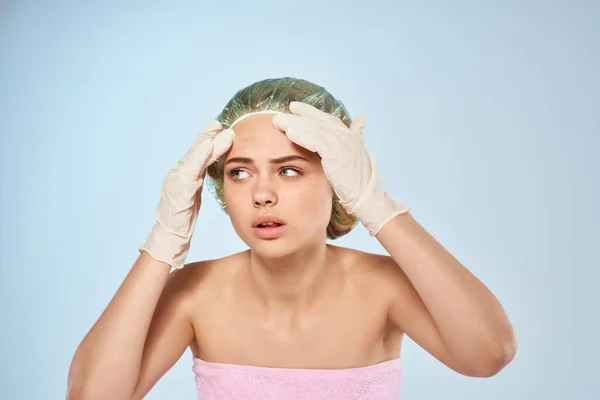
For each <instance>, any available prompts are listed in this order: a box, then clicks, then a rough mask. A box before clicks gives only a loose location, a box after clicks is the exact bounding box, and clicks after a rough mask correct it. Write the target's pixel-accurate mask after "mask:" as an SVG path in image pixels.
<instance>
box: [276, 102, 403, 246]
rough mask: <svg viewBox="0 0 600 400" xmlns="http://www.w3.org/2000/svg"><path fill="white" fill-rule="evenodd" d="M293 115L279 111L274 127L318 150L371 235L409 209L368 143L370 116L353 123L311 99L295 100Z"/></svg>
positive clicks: (348, 208)
mask: <svg viewBox="0 0 600 400" xmlns="http://www.w3.org/2000/svg"><path fill="white" fill-rule="evenodd" d="M290 111H291V112H292V113H293V114H294V115H290V114H277V115H275V116H274V117H273V126H275V127H276V128H277V129H280V130H282V131H284V132H285V133H286V135H287V137H288V138H289V139H290V140H291V141H292V142H294V143H296V144H297V145H299V146H302V147H304V148H305V149H307V150H310V151H312V152H315V153H317V154H318V155H319V156H320V157H321V164H322V165H323V171H324V172H325V175H326V176H327V179H328V180H329V182H330V183H331V186H332V187H333V190H334V191H335V193H336V194H337V195H338V197H339V198H340V204H341V205H342V206H343V207H344V209H345V210H346V211H347V212H348V213H350V214H354V215H355V216H356V217H357V218H358V219H359V220H360V221H361V222H362V224H363V225H364V226H365V228H367V230H368V231H369V233H370V234H371V236H375V235H376V234H377V233H378V232H379V230H380V229H381V228H382V227H383V226H384V225H385V224H386V223H387V222H389V221H390V220H391V219H392V218H394V217H396V216H397V215H399V214H402V213H405V212H408V211H409V210H408V208H406V207H405V206H403V205H402V204H399V203H398V202H396V201H395V200H394V199H393V198H392V197H391V196H390V195H388V194H387V193H386V192H385V190H384V187H383V182H382V181H381V178H380V177H379V174H378V173H377V169H376V166H375V159H374V158H373V155H372V154H371V153H370V152H369V150H367V148H366V147H365V145H364V136H363V134H362V130H363V128H364V127H365V117H364V115H359V116H358V117H357V118H356V119H355V120H354V121H353V122H352V123H351V124H350V128H348V127H347V126H346V125H344V123H343V122H342V121H341V120H340V119H339V118H338V117H336V116H334V115H331V114H328V113H325V112H323V111H321V110H319V109H317V108H315V107H313V106H311V105H309V104H306V103H301V102H297V101H293V102H291V103H290Z"/></svg>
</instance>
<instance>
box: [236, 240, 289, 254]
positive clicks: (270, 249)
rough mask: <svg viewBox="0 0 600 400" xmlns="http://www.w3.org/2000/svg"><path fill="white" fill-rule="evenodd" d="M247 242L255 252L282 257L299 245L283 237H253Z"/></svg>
mask: <svg viewBox="0 0 600 400" xmlns="http://www.w3.org/2000/svg"><path fill="white" fill-rule="evenodd" d="M246 244H247V245H248V247H250V249H251V250H252V252H254V253H255V254H257V255H259V256H261V257H267V258H282V257H285V256H288V255H290V254H292V253H294V251H295V250H297V246H293V245H291V244H290V243H289V242H288V241H286V240H285V239H283V238H278V239H274V240H263V239H258V238H252V239H251V240H249V241H247V242H246Z"/></svg>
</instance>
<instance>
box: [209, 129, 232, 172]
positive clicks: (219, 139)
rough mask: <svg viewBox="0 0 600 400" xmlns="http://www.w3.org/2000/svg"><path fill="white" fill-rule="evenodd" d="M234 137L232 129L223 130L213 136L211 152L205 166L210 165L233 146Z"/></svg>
mask: <svg viewBox="0 0 600 400" xmlns="http://www.w3.org/2000/svg"><path fill="white" fill-rule="evenodd" d="M234 137H235V132H234V130H233V129H225V130H224V131H221V132H219V133H218V134H217V136H215V138H214V139H213V151H212V154H211V156H210V159H209V160H208V163H206V165H207V166H208V165H210V164H212V163H213V162H215V161H216V160H217V159H218V158H219V157H221V156H222V155H223V154H225V153H226V152H227V150H229V148H231V145H232V144H233V138H234Z"/></svg>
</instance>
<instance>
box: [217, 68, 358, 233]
mask: <svg viewBox="0 0 600 400" xmlns="http://www.w3.org/2000/svg"><path fill="white" fill-rule="evenodd" d="M292 101H299V102H302V103H307V104H310V105H312V106H314V107H316V108H317V109H319V110H321V111H323V112H326V113H328V114H332V115H334V116H336V117H338V118H339V119H340V120H341V121H342V122H343V123H344V125H346V126H347V127H350V123H351V122H352V120H351V118H350V114H349V113H348V110H346V107H344V104H343V103H342V102H341V101H340V100H337V99H336V98H335V97H333V96H332V95H331V93H329V92H328V91H327V90H326V89H325V88H324V87H321V86H318V85H316V84H314V83H312V82H309V81H306V80H304V79H297V78H290V77H285V78H276V79H265V80H262V81H258V82H255V83H253V84H251V85H249V86H247V87H245V88H243V89H241V90H239V91H238V92H237V93H236V94H235V95H234V96H233V97H232V98H231V100H229V102H228V103H227V105H226V106H225V107H224V108H223V111H221V113H220V114H219V115H218V116H217V117H216V118H215V119H216V120H217V121H219V122H220V123H221V125H222V127H223V129H227V128H229V127H230V126H231V124H232V123H233V122H234V121H235V120H237V119H238V118H239V117H241V116H243V115H245V114H248V113H251V112H256V111H280V112H285V113H288V114H291V112H290V110H289V104H290V102H292ZM224 163H225V160H224V158H223V157H221V158H220V159H218V160H217V161H216V162H215V163H213V164H212V165H210V166H209V167H208V168H207V170H206V172H207V176H208V179H207V185H208V188H209V191H210V192H211V193H212V194H213V196H214V197H215V199H216V200H217V202H218V203H219V205H220V207H221V209H222V210H223V211H225V212H226V213H227V207H226V205H225V201H224V199H223V179H224ZM332 202H333V203H332V209H331V218H330V220H329V224H328V225H327V237H328V238H329V239H337V238H339V237H341V236H344V235H345V234H347V233H348V232H350V231H351V230H352V228H354V227H355V226H356V224H357V222H358V219H357V218H356V217H355V216H354V215H352V214H349V213H347V212H346V210H345V209H344V208H343V207H342V205H341V204H340V203H339V197H338V196H337V195H336V194H335V192H334V193H333V199H332Z"/></svg>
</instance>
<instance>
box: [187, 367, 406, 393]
mask: <svg viewBox="0 0 600 400" xmlns="http://www.w3.org/2000/svg"><path fill="white" fill-rule="evenodd" d="M193 361H194V366H193V367H192V370H193V371H194V373H195V374H196V387H197V389H198V399H199V400H307V399H318V400H341V399H343V400H352V399H356V400H399V399H400V382H401V378H402V364H401V359H400V358H397V359H394V360H389V361H384V362H382V363H379V364H375V365H370V366H367V367H359V368H348V369H329V370H328V369H296V368H267V367H255V366H247V365H235V364H222V363H212V362H207V361H204V360H201V359H199V358H196V357H193Z"/></svg>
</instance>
